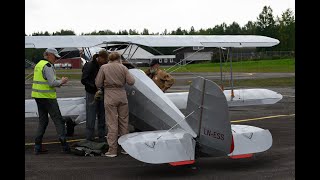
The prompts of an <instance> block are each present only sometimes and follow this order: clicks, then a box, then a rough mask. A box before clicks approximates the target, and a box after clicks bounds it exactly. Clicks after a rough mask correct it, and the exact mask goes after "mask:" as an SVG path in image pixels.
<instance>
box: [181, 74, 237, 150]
mask: <svg viewBox="0 0 320 180" xmlns="http://www.w3.org/2000/svg"><path fill="white" fill-rule="evenodd" d="M186 112H187V119H186V121H187V122H188V124H189V125H190V126H191V128H192V129H193V131H194V132H196V134H197V138H196V141H197V146H198V147H197V148H199V149H198V150H199V152H200V153H204V154H207V155H210V156H221V155H226V154H229V153H230V151H232V150H231V145H232V132H231V124H230V120H229V110H228V103H227V100H226V97H225V95H224V93H223V91H222V90H221V89H220V87H219V86H218V85H217V84H216V83H214V82H212V81H210V80H208V79H205V78H203V77H197V78H195V79H194V80H193V81H192V84H191V86H190V89H189V95H188V102H187V110H186Z"/></svg>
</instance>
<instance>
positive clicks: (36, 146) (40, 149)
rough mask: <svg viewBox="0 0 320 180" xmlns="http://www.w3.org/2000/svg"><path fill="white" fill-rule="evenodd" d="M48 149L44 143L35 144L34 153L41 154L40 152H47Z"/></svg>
mask: <svg viewBox="0 0 320 180" xmlns="http://www.w3.org/2000/svg"><path fill="white" fill-rule="evenodd" d="M47 153H48V150H47V149H45V148H44V147H43V146H42V145H35V146H34V154H35V155H39V154H47Z"/></svg>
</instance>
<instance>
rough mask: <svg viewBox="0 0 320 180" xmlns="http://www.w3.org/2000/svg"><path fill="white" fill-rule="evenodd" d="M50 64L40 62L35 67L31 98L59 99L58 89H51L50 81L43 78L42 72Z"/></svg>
mask: <svg viewBox="0 0 320 180" xmlns="http://www.w3.org/2000/svg"><path fill="white" fill-rule="evenodd" d="M48 63H49V62H48V61H46V60H40V61H39V62H38V64H37V65H36V66H35V67H34V74H33V83H32V92H31V97H33V98H48V99H55V98H57V94H56V88H55V87H51V86H49V84H48V80H46V79H44V78H43V75H42V70H43V68H44V66H45V65H46V64H48Z"/></svg>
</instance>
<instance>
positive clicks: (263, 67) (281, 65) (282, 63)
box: [141, 59, 295, 72]
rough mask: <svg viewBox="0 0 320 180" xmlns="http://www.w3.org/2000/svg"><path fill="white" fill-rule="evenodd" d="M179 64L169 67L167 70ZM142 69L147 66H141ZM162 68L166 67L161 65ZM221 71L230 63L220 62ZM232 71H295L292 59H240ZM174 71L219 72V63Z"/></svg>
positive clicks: (191, 65) (195, 65)
mask: <svg viewBox="0 0 320 180" xmlns="http://www.w3.org/2000/svg"><path fill="white" fill-rule="evenodd" d="M178 67H179V66H176V67H174V68H171V69H170V70H169V72H171V71H172V70H174V69H177V68H178ZM141 69H143V70H145V69H147V68H141ZM163 69H168V68H165V67H163ZM222 71H223V72H230V63H223V64H222ZM232 71H233V72H295V60H294V59H278V60H259V61H241V62H233V63H232ZM174 72H220V63H199V64H188V65H185V66H180V68H179V69H177V70H176V71H174Z"/></svg>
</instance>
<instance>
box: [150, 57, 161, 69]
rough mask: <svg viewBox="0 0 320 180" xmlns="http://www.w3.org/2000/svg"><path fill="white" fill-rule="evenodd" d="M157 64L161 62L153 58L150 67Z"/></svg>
mask: <svg viewBox="0 0 320 180" xmlns="http://www.w3.org/2000/svg"><path fill="white" fill-rule="evenodd" d="M155 64H160V63H159V60H158V59H154V60H152V61H151V63H150V67H151V66H154V65H155Z"/></svg>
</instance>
